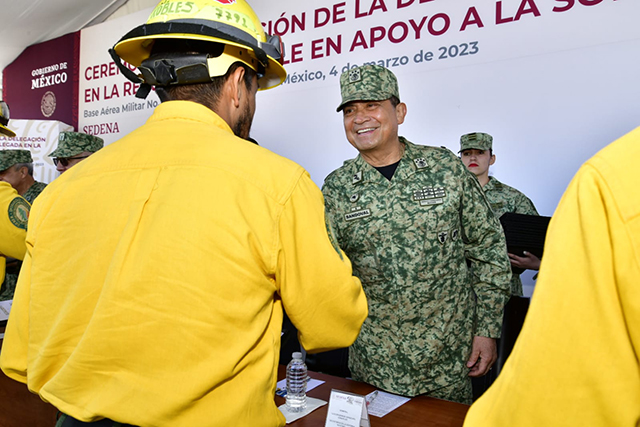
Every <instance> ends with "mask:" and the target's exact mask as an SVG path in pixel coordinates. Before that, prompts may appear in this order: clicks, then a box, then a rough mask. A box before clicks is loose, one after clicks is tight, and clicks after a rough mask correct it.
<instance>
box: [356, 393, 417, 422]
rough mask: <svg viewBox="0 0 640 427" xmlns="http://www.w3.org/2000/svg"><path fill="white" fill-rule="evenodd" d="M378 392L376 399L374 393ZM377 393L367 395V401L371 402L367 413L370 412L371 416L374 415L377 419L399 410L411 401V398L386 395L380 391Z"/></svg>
mask: <svg viewBox="0 0 640 427" xmlns="http://www.w3.org/2000/svg"><path fill="white" fill-rule="evenodd" d="M376 391H377V395H376V396H375V398H374V393H376ZM376 391H374V392H371V393H369V394H367V401H368V402H369V405H368V406H367V411H368V412H369V415H374V416H376V417H380V418H382V417H384V416H385V415H387V414H388V413H389V412H391V411H393V410H394V409H396V408H399V407H400V406H402V405H404V404H405V403H407V402H408V401H410V400H411V398H410V397H404V396H398V395H396V394H391V393H386V392H384V391H380V390H376Z"/></svg>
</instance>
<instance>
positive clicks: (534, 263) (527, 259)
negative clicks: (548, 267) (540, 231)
mask: <svg viewBox="0 0 640 427" xmlns="http://www.w3.org/2000/svg"><path fill="white" fill-rule="evenodd" d="M523 254H524V256H518V255H515V254H509V261H511V265H512V266H514V267H519V268H524V269H525V270H540V258H538V257H537V256H535V255H534V254H532V253H531V252H527V251H524V252H523Z"/></svg>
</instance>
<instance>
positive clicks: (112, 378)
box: [0, 0, 367, 427]
mask: <svg viewBox="0 0 640 427" xmlns="http://www.w3.org/2000/svg"><path fill="white" fill-rule="evenodd" d="M112 55H113V56H114V58H115V59H116V61H117V63H118V64H120V65H122V70H123V74H125V76H128V77H129V78H131V79H133V80H134V81H136V82H137V83H140V84H141V86H140V89H141V91H140V93H139V95H140V96H144V95H145V93H146V92H147V90H148V89H149V88H150V87H151V86H155V87H156V91H157V92H158V93H159V95H160V98H161V99H162V100H163V102H162V103H161V104H160V105H159V106H158V107H157V108H156V110H155V112H154V113H153V115H152V116H151V117H150V118H149V120H148V121H147V122H146V124H145V125H143V126H142V127H140V128H139V129H137V130H135V131H133V132H132V133H130V134H129V135H127V136H125V137H124V138H122V139H121V140H119V141H116V142H114V143H112V144H110V145H108V146H107V147H105V148H103V149H101V150H100V151H98V152H97V153H95V154H93V155H92V156H91V157H89V158H88V159H86V160H84V161H83V162H81V163H80V164H78V165H76V166H74V167H73V168H72V169H70V170H68V171H66V172H65V173H64V174H63V175H61V176H60V177H59V178H57V179H56V180H55V181H54V182H53V183H52V184H50V185H49V186H48V187H47V188H46V189H45V191H44V192H43V193H42V194H41V195H40V196H39V198H38V201H37V203H36V204H35V206H34V209H33V211H32V213H31V217H30V223H29V231H28V235H27V256H26V258H25V261H24V264H23V268H22V272H21V274H20V279H19V281H18V286H17V289H16V295H15V298H14V303H13V307H12V311H11V315H10V318H9V322H8V325H7V332H6V336H5V340H4V344H3V348H2V353H1V355H0V366H1V367H2V370H3V371H4V372H5V373H6V374H7V375H9V376H10V377H11V378H13V379H16V380H18V381H22V382H25V383H28V386H29V389H30V390H31V391H33V392H34V393H38V394H39V395H40V397H41V398H42V399H44V400H45V401H47V402H50V403H51V404H53V405H54V406H55V407H56V408H58V409H59V410H60V411H61V412H62V413H63V414H64V415H63V416H62V417H61V418H60V421H59V425H60V426H64V427H67V426H74V425H83V426H84V425H86V424H85V423H87V422H97V421H100V425H101V426H102V425H107V426H111V425H121V424H126V425H134V426H171V427H180V426H189V427H193V426H208V427H210V426H252V427H260V426H269V427H273V426H284V425H285V418H284V416H283V415H282V413H281V412H280V411H279V410H278V408H277V407H276V405H275V403H274V400H273V397H274V393H275V386H276V379H277V367H278V362H279V358H278V355H279V350H280V333H281V329H282V318H283V310H282V309H283V307H284V308H285V309H286V311H287V313H288V315H289V317H290V319H291V320H292V322H293V323H294V325H295V326H296V327H297V329H298V331H299V338H300V342H301V343H302V345H303V346H304V347H305V348H306V349H307V351H322V350H327V349H331V348H337V347H344V346H348V345H350V344H351V343H352V342H353V341H354V340H355V338H356V337H357V335H358V332H359V331H360V327H361V325H362V322H363V321H364V319H365V318H366V316H367V302H366V298H365V295H364V292H363V290H362V286H361V284H360V281H359V280H358V279H357V278H356V277H354V276H353V275H352V270H351V264H350V262H349V260H348V258H346V256H345V255H344V253H343V252H342V251H340V249H339V248H337V247H336V246H335V245H334V244H332V240H331V238H330V235H329V233H328V232H327V230H330V229H331V228H330V226H329V227H327V225H326V224H325V219H324V206H323V198H322V193H321V192H320V189H319V188H318V187H317V186H316V185H315V184H314V183H313V182H312V181H311V179H310V177H309V175H308V173H307V172H306V171H305V170H304V169H303V168H302V167H300V166H299V165H297V164H295V163H294V162H292V161H290V160H288V159H285V158H282V157H280V156H278V155H276V154H274V153H272V152H270V151H269V150H267V149H265V148H262V147H260V146H258V145H256V144H253V143H252V142H250V141H248V140H247V138H248V137H249V130H250V126H251V121H252V118H253V114H254V111H255V107H256V104H255V99H256V91H257V90H258V88H260V89H268V88H271V87H274V86H277V85H279V84H280V83H282V82H283V81H284V79H285V77H286V72H285V70H284V68H283V67H282V65H281V64H280V62H279V60H281V59H282V54H281V45H280V43H279V41H278V39H277V38H273V37H268V36H266V35H265V34H264V32H263V30H262V25H261V23H260V20H259V19H258V18H257V16H256V15H255V14H254V12H253V11H252V9H251V8H250V6H249V5H248V4H247V3H246V2H245V1H244V0H235V1H234V2H222V1H218V0H198V1H194V2H181V1H175V2H173V1H163V2H161V3H160V4H159V5H158V6H157V8H156V9H155V10H154V11H153V12H152V14H151V17H150V18H149V21H148V22H147V23H146V24H145V25H142V26H140V27H138V28H136V29H134V30H132V31H131V32H129V33H128V34H126V35H125V36H124V37H123V38H122V39H121V40H120V41H119V42H118V43H117V44H116V45H115V46H114V49H113V50H112ZM120 58H121V59H122V60H124V61H126V62H127V63H129V64H133V65H135V66H137V67H138V69H139V70H140V71H141V76H137V75H135V74H133V73H130V72H127V71H128V68H126V67H124V65H123V64H122V63H121V60H120ZM124 70H127V71H124ZM283 120H284V119H283Z"/></svg>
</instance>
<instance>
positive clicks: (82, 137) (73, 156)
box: [49, 132, 104, 173]
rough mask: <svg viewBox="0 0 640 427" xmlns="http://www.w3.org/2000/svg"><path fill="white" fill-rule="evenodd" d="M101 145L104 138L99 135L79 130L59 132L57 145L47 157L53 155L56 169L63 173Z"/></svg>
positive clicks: (102, 145)
mask: <svg viewBox="0 0 640 427" xmlns="http://www.w3.org/2000/svg"><path fill="white" fill-rule="evenodd" d="M102 147H104V140H103V139H102V138H100V137H97V136H94V135H88V134H86V133H80V132H60V135H58V147H57V148H56V149H55V150H53V152H51V154H49V157H53V164H55V165H56V170H57V171H58V172H60V173H63V172H64V171H66V170H67V169H70V168H71V167H72V166H74V165H77V164H78V163H80V162H81V161H82V160H84V159H86V158H87V157H89V156H90V155H92V154H93V153H95V152H96V151H98V150H99V149H101V148H102Z"/></svg>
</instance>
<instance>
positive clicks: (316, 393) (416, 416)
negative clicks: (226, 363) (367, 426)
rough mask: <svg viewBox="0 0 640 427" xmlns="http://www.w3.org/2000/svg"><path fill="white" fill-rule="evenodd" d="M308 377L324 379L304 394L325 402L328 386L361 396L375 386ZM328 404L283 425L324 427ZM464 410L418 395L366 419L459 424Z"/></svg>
mask: <svg viewBox="0 0 640 427" xmlns="http://www.w3.org/2000/svg"><path fill="white" fill-rule="evenodd" d="M285 370H286V368H285V367H284V366H282V365H281V366H280V367H278V379H279V380H280V379H282V378H285ZM309 376H310V377H311V378H313V379H317V380H322V381H325V383H324V384H322V385H320V386H318V387H317V388H314V389H313V390H311V391H310V392H309V393H307V395H308V396H310V397H315V398H318V399H322V400H324V401H326V402H328V401H329V395H330V394H331V389H336V390H340V391H348V392H350V393H356V394H361V395H366V394H369V393H371V392H372V391H374V390H375V389H376V388H375V387H373V386H371V385H369V384H365V383H360V382H357V381H352V380H348V379H345V378H340V377H334V376H331V375H325V374H320V373H317V372H309ZM283 403H284V399H283V398H281V397H278V396H276V405H278V406H280V405H282V404H283ZM328 407H329V405H328V404H327V405H324V406H323V407H321V408H318V409H316V410H315V411H313V412H312V413H310V414H309V415H307V416H305V417H304V418H301V419H299V420H297V421H295V422H293V423H291V424H287V426H293V427H324V423H325V420H326V418H327V409H328ZM468 410H469V406H468V405H463V404H461V403H455V402H449V401H446V400H440V399H434V398H432V397H426V396H418V397H414V398H412V399H411V400H410V401H409V402H407V403H405V404H404V405H402V406H400V407H399V408H397V409H396V410H394V411H392V412H391V413H389V414H387V415H385V416H384V417H382V418H378V417H374V416H369V419H370V420H371V426H372V427H376V426H378V427H382V426H384V427H396V426H397V427H400V426H402V427H460V426H462V423H463V421H464V417H465V415H466V414H467V411H468Z"/></svg>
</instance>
